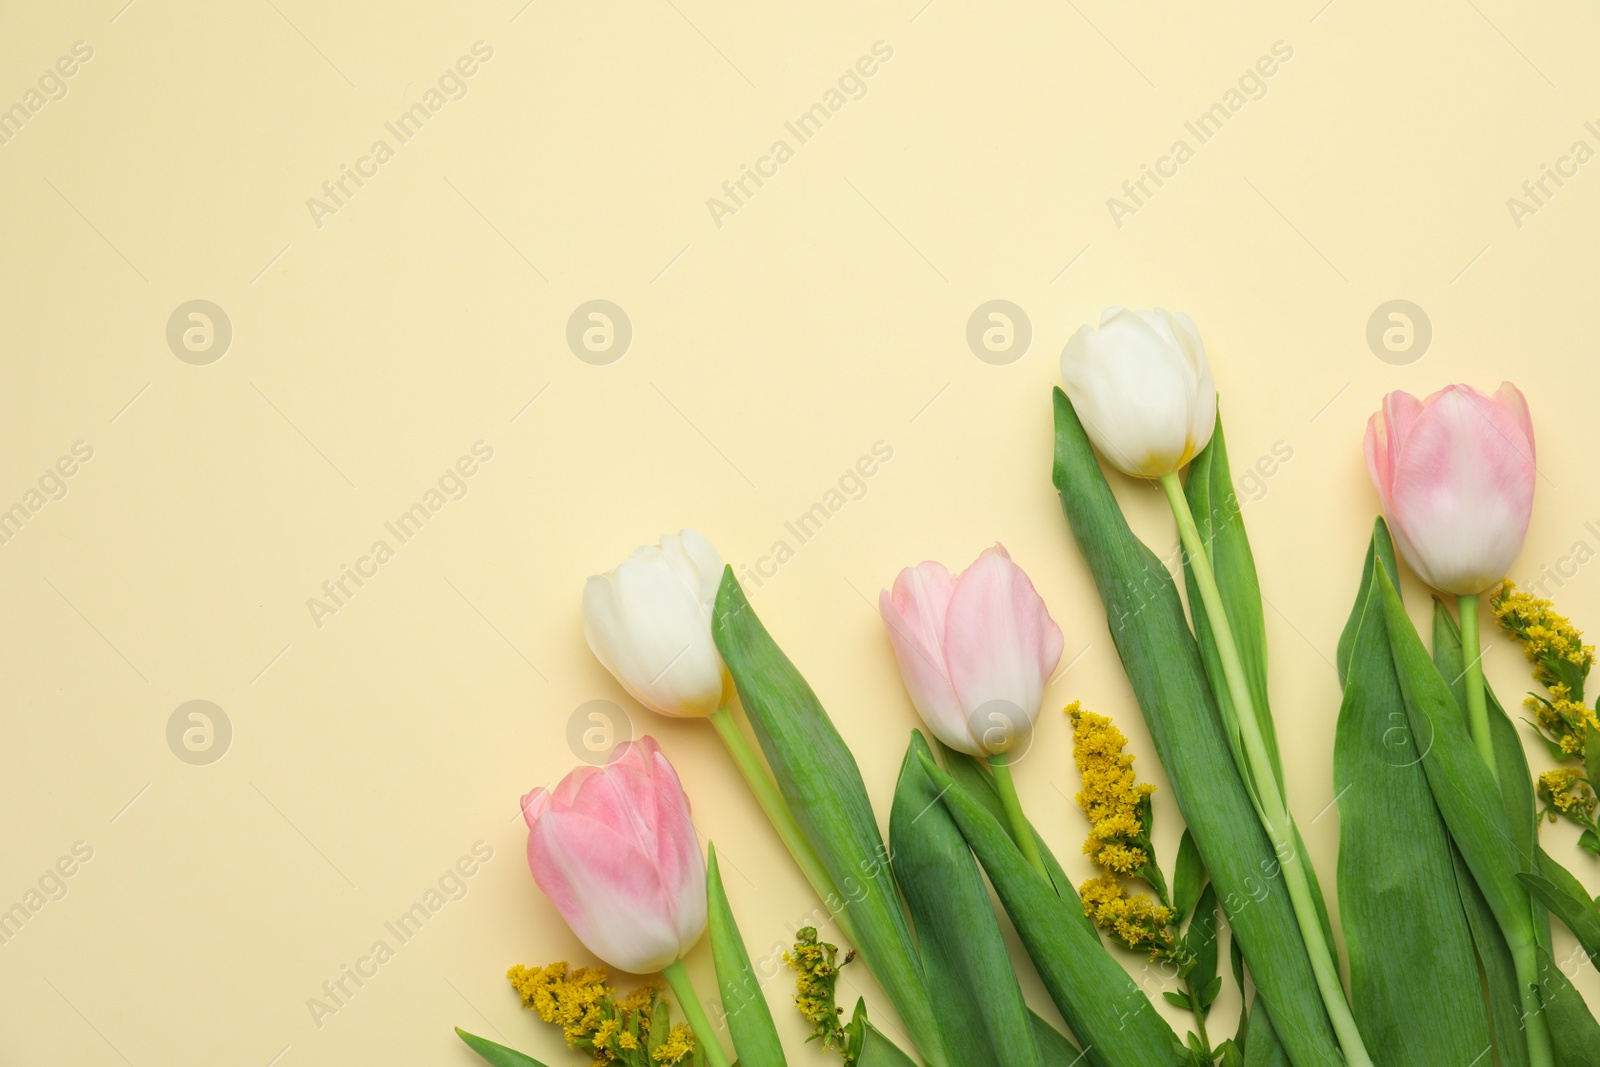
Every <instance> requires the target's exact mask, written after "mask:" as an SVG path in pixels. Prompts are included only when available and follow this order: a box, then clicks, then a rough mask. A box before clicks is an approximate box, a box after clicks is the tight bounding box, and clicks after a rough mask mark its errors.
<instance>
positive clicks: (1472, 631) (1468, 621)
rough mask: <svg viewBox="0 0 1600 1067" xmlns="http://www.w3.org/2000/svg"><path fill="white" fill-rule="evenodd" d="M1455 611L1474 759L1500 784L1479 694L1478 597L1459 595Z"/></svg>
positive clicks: (1486, 708) (1485, 710)
mask: <svg viewBox="0 0 1600 1067" xmlns="http://www.w3.org/2000/svg"><path fill="white" fill-rule="evenodd" d="M1456 607H1457V608H1458V609H1459V610H1460V612H1461V655H1462V657H1463V658H1464V659H1465V660H1466V662H1467V726H1468V727H1469V728H1470V729H1471V730H1472V740H1473V741H1474V742H1475V743H1476V744H1477V746H1478V755H1480V756H1482V757H1483V762H1484V763H1487V764H1488V765H1489V773H1490V774H1492V775H1494V780H1495V781H1496V782H1499V781H1500V769H1499V768H1498V767H1496V766H1495V760H1494V741H1493V740H1492V739H1491V738H1490V737H1489V706H1488V701H1487V700H1486V699H1485V697H1484V693H1483V648H1482V646H1481V644H1480V643H1479V638H1478V594H1476V593H1463V594H1462V595H1460V596H1458V597H1456Z"/></svg>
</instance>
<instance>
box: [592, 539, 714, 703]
mask: <svg viewBox="0 0 1600 1067" xmlns="http://www.w3.org/2000/svg"><path fill="white" fill-rule="evenodd" d="M721 581H722V557H721V556H719V555H717V550H716V549H715V548H713V547H712V545H711V542H710V541H707V540H706V539H705V537H703V536H702V535H700V534H699V533H696V532H695V531H694V530H684V531H682V532H681V533H680V534H678V535H677V536H673V535H671V534H669V535H667V536H666V537H663V538H662V539H661V542H660V543H659V544H655V545H645V546H643V547H641V548H636V549H634V550H633V554H632V555H631V556H629V557H628V558H627V560H626V561H624V562H623V563H622V565H621V566H619V567H618V568H617V569H616V570H614V571H611V572H609V573H607V574H597V575H594V576H593V577H591V578H590V579H589V580H588V581H587V582H585V583H584V586H583V635H584V637H586V638H587V639H588V641H589V648H590V649H591V650H593V652H594V654H595V657H596V658H597V659H599V660H600V662H601V663H603V664H604V665H605V668H606V670H608V671H610V672H611V673H612V674H614V675H616V678H617V681H619V682H621V683H622V687H623V688H624V689H626V690H627V691H628V692H629V693H631V694H632V695H633V697H634V699H636V700H637V701H639V703H641V704H643V705H644V706H645V707H647V708H650V709H652V710H654V711H658V712H660V713H661V714H663V715H690V716H692V715H710V714H711V713H712V712H714V711H716V710H717V708H718V707H719V706H720V705H721V704H722V698H723V694H724V692H725V691H726V689H727V688H728V686H729V685H730V679H729V678H728V671H727V668H726V667H724V666H723V663H722V656H721V655H720V654H719V653H718V652H717V646H716V644H715V642H713V641H712V639H711V609H712V607H713V606H714V605H715V603H716V599H717V586H718V584H719V583H721Z"/></svg>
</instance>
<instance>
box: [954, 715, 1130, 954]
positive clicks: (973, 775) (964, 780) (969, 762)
mask: <svg viewBox="0 0 1600 1067" xmlns="http://www.w3.org/2000/svg"><path fill="white" fill-rule="evenodd" d="M939 755H940V758H941V759H942V760H943V762H944V767H945V771H946V773H948V774H949V775H950V777H951V778H954V779H955V780H956V781H957V782H960V783H961V785H962V787H963V788H964V789H966V791H967V793H968V795H969V796H971V797H972V798H973V799H974V800H976V801H978V803H980V804H982V805H983V807H984V810H986V811H987V812H988V813H989V814H990V815H992V816H994V818H995V821H996V822H998V823H999V824H1000V825H1001V826H1003V827H1005V829H1006V836H1007V837H1009V838H1011V839H1012V840H1013V841H1015V840H1016V838H1015V835H1013V834H1012V833H1011V819H1010V818H1009V817H1008V816H1007V815H1006V811H1005V806H1004V805H1003V804H1002V802H1001V800H1000V793H999V791H998V790H997V789H996V787H995V784H994V778H993V776H992V775H990V774H989V772H988V771H985V770H984V769H983V764H981V763H979V762H978V761H977V760H975V759H973V758H972V757H971V756H969V755H967V754H966V753H965V752H957V751H956V750H955V749H953V748H949V747H946V746H945V745H944V744H943V743H940V745H939ZM1029 829H1032V824H1031V823H1030V824H1029ZM1033 843H1034V845H1035V847H1037V848H1038V850H1039V857H1040V858H1041V859H1042V860H1044V869H1045V873H1047V874H1049V875H1050V884H1051V885H1053V886H1054V887H1055V891H1056V895H1057V896H1058V897H1060V898H1061V906H1062V909H1063V910H1064V911H1065V912H1066V913H1067V914H1068V915H1070V916H1071V917H1072V919H1073V920H1074V921H1075V922H1077V923H1078V925H1080V926H1082V927H1083V928H1084V930H1086V931H1087V932H1088V934H1089V936H1090V937H1092V938H1094V939H1095V940H1099V938H1100V932H1099V931H1098V930H1096V929H1095V925H1094V921H1093V920H1092V919H1090V918H1089V916H1088V915H1086V914H1084V911H1083V901H1082V900H1080V899H1079V897H1078V891H1077V889H1075V888H1074V887H1073V885H1072V880H1071V879H1070V878H1068V877H1067V872H1066V871H1064V870H1063V869H1062V868H1061V864H1060V862H1058V861H1057V860H1056V857H1055V853H1053V852H1051V851H1050V846H1049V845H1047V844H1045V841H1044V838H1042V837H1040V836H1039V831H1038V830H1034V831H1033Z"/></svg>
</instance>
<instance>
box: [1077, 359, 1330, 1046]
mask: <svg viewBox="0 0 1600 1067" xmlns="http://www.w3.org/2000/svg"><path fill="white" fill-rule="evenodd" d="M1054 401H1055V419H1056V455H1055V469H1054V480H1055V485H1056V488H1057V489H1058V490H1060V492H1061V509H1062V511H1063V512H1064V513H1065V514H1066V517H1067V520H1068V522H1069V523H1070V525H1071V527H1072V532H1073V535H1074V537H1075V538H1076V540H1077V543H1078V547H1079V549H1080V550H1081V551H1082V553H1083V556H1084V559H1085V560H1086V561H1087V562H1088V564H1089V570H1090V572H1091V573H1092V574H1093V575H1094V580H1095V585H1096V587H1097V588H1098V589H1099V591H1100V599H1101V601H1102V602H1103V603H1104V605H1105V609H1106V617H1107V620H1108V624H1109V628H1110V631H1111V639H1112V641H1113V643H1114V644H1115V645H1116V648H1117V654H1118V655H1119V656H1120V657H1121V658H1122V664H1123V667H1124V669H1125V671H1126V672H1127V675H1128V680H1129V682H1130V683H1131V685H1132V687H1133V692H1134V696H1135V697H1136V698H1137V699H1138V702H1139V709H1140V711H1141V712H1143V714H1144V720H1145V723H1146V725H1148V727H1149V729H1150V736H1151V739H1152V741H1154V743H1155V746H1156V753H1157V755H1158V756H1159V757H1160V759H1161V765H1162V766H1163V767H1164V768H1165V769H1166V771H1167V777H1168V779H1169V780H1170V781H1171V783H1172V793H1173V798H1174V799H1175V800H1176V801H1177V804H1178V810H1179V811H1180V812H1181V813H1182V815H1183V821H1184V822H1185V824H1187V825H1188V827H1189V831H1190V833H1191V834H1192V835H1193V836H1194V842H1195V845H1196V846H1197V847H1198V848H1199V850H1200V856H1201V859H1202V860H1203V861H1204V863H1205V867H1206V873H1207V876H1208V877H1209V878H1210V879H1211V882H1212V884H1213V885H1215V886H1216V890H1217V897H1218V899H1219V901H1220V902H1221V904H1222V909H1223V912H1224V914H1226V915H1227V917H1228V921H1229V923H1230V924H1231V926H1232V928H1233V931H1234V935H1235V936H1236V937H1237V938H1238V939H1239V942H1240V944H1241V945H1242V946H1243V949H1244V955H1245V959H1246V961H1247V962H1248V963H1249V965H1250V971H1251V974H1252V975H1253V976H1254V978H1255V982H1256V986H1257V988H1258V989H1259V990H1260V991H1261V995H1262V998H1263V999H1264V1000H1265V1001H1267V1002H1269V1003H1271V1004H1272V1005H1273V1006H1274V1007H1275V1008H1277V1010H1278V1011H1280V1012H1281V1013H1282V1014H1283V1015H1284V1017H1285V1018H1288V1019H1292V1020H1294V1025H1293V1026H1292V1027H1289V1028H1286V1029H1287V1036H1286V1038H1285V1040H1286V1041H1287V1042H1288V1043H1289V1045H1290V1048H1289V1052H1290V1053H1291V1054H1292V1055H1293V1057H1294V1059H1295V1060H1296V1061H1297V1062H1298V1063H1301V1064H1327V1063H1338V1062H1340V1056H1341V1054H1340V1052H1339V1046H1338V1043H1337V1042H1336V1041H1335V1039H1334V1035H1333V1028H1332V1026H1331V1025H1330V1024H1329V1022H1328V1017H1327V1012H1326V1011H1325V1010H1324V1008H1323V1005H1322V997H1321V995H1320V993H1319V992H1318V990H1317V984H1316V980H1315V978H1314V977H1313V975H1312V971H1311V962H1310V959H1309V957H1308V956H1307V955H1306V950H1305V942H1304V941H1303V940H1302V939H1301V936H1300V928H1299V923H1298V922H1297V921H1296V919H1295V914H1294V909H1293V907H1292V906H1291V905H1290V902H1289V893H1288V890H1287V888H1286V887H1285V886H1284V882H1283V878H1282V876H1281V874H1274V876H1273V877H1270V878H1263V877H1262V875H1263V872H1277V871H1278V861H1277V857H1276V854H1275V853H1274V851H1273V848H1272V845H1271V842H1270V841H1269V840H1268V839H1267V834H1266V831H1265V830H1263V829H1262V827H1261V823H1260V820H1259V819H1258V818H1257V816H1256V811H1255V808H1254V806H1253V805H1252V803H1251V801H1250V798H1249V796H1248V794H1247V793H1246V792H1245V787H1244V783H1243V781H1242V780H1241V778H1240V776H1239V773H1238V769H1237V767H1236V765H1235V763H1234V758H1233V750H1232V748H1231V746H1230V745H1229V742H1228V738H1227V735H1226V734H1225V732H1224V727H1223V724H1222V720H1221V718H1220V713H1219V712H1218V710H1217V705H1216V701H1215V699H1214V698H1213V694H1212V690H1211V686H1210V683H1209V680H1208V678H1207V676H1206V673H1205V667H1204V665H1203V663H1202V662H1201V658H1200V651H1199V649H1198V647H1197V646H1196V644H1195V640H1194V636H1193V635H1192V634H1191V633H1190V632H1189V626H1188V622H1187V620H1186V618H1185V615H1184V609H1183V603H1182V601H1181V600H1180V599H1179V597H1178V590H1177V587H1176V586H1175V585H1174V584H1173V582H1172V577H1171V575H1170V574H1168V573H1167V569H1166V567H1165V566H1164V565H1163V564H1162V562H1161V561H1160V560H1159V559H1157V558H1156V555H1155V553H1153V552H1151V551H1150V549H1149V548H1148V547H1147V546H1146V545H1145V544H1144V543H1143V542H1141V541H1140V540H1139V539H1138V538H1137V537H1135V536H1134V534H1133V531H1132V530H1130V529H1129V528H1128V524H1127V521H1126V520H1125V519H1124V518H1123V515H1122V512H1121V510H1120V509H1119V508H1118V507H1117V502H1116V498H1115V497H1113V496H1112V494H1111V489H1110V487H1109V486H1108V485H1107V484H1106V479H1105V475H1104V474H1102V473H1101V470H1100V465H1099V463H1098V462H1097V461H1096V459H1095V456H1094V452H1093V450H1092V449H1091V448H1090V445H1089V441H1088V438H1087V436H1086V435H1085V434H1084V432H1083V426H1082V424H1081V423H1080V422H1079V421H1078V416H1077V414H1076V413H1075V412H1074V411H1073V410H1072V404H1071V402H1070V401H1068V400H1067V397H1066V394H1065V393H1063V392H1062V391H1061V390H1060V389H1057V390H1055V393H1054Z"/></svg>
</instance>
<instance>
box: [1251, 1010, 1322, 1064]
mask: <svg viewBox="0 0 1600 1067" xmlns="http://www.w3.org/2000/svg"><path fill="white" fill-rule="evenodd" d="M1317 1062H1319V1063H1321V1062H1326V1063H1330V1064H1336V1063H1342V1062H1344V1061H1343V1060H1326V1061H1317ZM1244 1067H1290V1057H1289V1053H1288V1051H1287V1050H1286V1049H1285V1048H1284V1047H1283V1039H1282V1038H1280V1037H1279V1036H1278V1030H1277V1027H1275V1026H1274V1025H1273V1024H1272V1013H1271V1012H1270V1011H1269V1010H1268V1009H1267V1004H1266V1001H1264V1000H1262V999H1261V998H1260V997H1257V998H1256V1002H1255V1005H1254V1006H1253V1007H1252V1008H1251V1009H1250V1040H1249V1041H1247V1042H1246V1043H1245V1047H1244Z"/></svg>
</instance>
